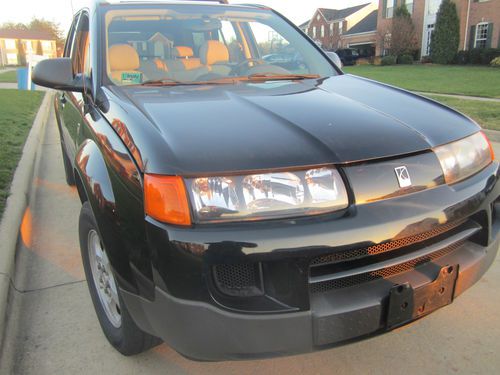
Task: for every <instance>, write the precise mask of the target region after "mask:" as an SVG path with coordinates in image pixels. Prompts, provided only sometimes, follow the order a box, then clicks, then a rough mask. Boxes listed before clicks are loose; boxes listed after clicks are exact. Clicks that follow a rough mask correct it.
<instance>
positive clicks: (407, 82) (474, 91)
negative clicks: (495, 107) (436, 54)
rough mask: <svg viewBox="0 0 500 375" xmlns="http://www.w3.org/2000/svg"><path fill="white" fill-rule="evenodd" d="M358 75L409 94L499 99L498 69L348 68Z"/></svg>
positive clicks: (423, 66)
mask: <svg viewBox="0 0 500 375" xmlns="http://www.w3.org/2000/svg"><path fill="white" fill-rule="evenodd" d="M344 71H345V72H346V73H350V74H355V75H359V76H362V77H366V78H370V79H374V80H376V81H380V82H384V83H388V84H390V85H394V86H398V87H402V88H404V89H407V90H412V91H422V92H434V93H442V94H459V95H470V96H483V97H491V98H500V69H496V68H490V67H483V66H456V65H451V66H450V65H432V64H425V65H395V66H374V65H361V66H347V67H345V68H344Z"/></svg>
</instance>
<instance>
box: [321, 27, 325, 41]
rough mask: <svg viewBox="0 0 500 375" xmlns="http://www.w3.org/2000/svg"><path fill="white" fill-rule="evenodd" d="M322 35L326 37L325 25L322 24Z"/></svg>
mask: <svg viewBox="0 0 500 375" xmlns="http://www.w3.org/2000/svg"><path fill="white" fill-rule="evenodd" d="M321 37H322V38H324V37H325V25H321Z"/></svg>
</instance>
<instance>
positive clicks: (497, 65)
mask: <svg viewBox="0 0 500 375" xmlns="http://www.w3.org/2000/svg"><path fill="white" fill-rule="evenodd" d="M490 65H491V66H493V67H495V68H500V57H495V58H494V59H493V60H491V62H490Z"/></svg>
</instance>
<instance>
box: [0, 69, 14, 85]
mask: <svg viewBox="0 0 500 375" xmlns="http://www.w3.org/2000/svg"><path fill="white" fill-rule="evenodd" d="M0 82H10V83H16V82H17V77H16V71H15V70H9V71H8V72H4V73H0Z"/></svg>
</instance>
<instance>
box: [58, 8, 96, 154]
mask: <svg viewBox="0 0 500 375" xmlns="http://www.w3.org/2000/svg"><path fill="white" fill-rule="evenodd" d="M88 37H89V18H88V14H87V13H86V12H81V13H80V15H79V17H78V22H77V24H76V28H75V33H74V36H73V41H72V46H71V52H70V57H71V61H72V65H73V76H77V75H83V74H85V61H86V57H87V56H86V55H87V54H88ZM60 106H61V109H60V113H61V117H62V122H61V123H62V124H63V126H62V133H63V139H64V145H65V148H66V153H67V155H68V157H69V159H70V160H72V161H73V160H74V158H75V154H76V147H77V138H78V134H79V132H80V128H81V126H82V124H83V121H84V96H83V94H82V93H79V92H69V91H65V92H62V93H61V95H60Z"/></svg>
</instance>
